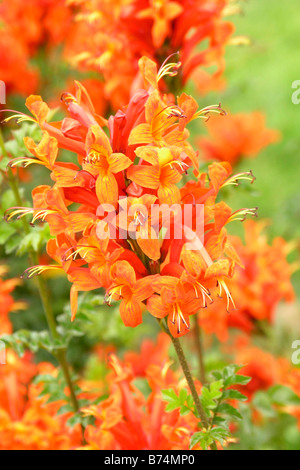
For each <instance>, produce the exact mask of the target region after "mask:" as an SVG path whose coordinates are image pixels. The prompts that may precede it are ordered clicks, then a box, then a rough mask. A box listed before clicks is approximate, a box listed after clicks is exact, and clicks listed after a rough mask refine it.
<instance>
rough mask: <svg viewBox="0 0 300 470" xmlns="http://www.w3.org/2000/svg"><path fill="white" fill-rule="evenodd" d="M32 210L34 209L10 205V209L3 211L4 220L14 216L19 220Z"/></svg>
mask: <svg viewBox="0 0 300 470" xmlns="http://www.w3.org/2000/svg"><path fill="white" fill-rule="evenodd" d="M10 211H12V212H10ZM33 212H34V209H30V208H26V207H11V208H10V209H7V211H5V214H4V220H5V221H6V222H10V221H11V220H12V219H13V218H14V217H16V219H17V220H20V219H21V218H22V217H24V216H25V215H28V214H32V213H33Z"/></svg>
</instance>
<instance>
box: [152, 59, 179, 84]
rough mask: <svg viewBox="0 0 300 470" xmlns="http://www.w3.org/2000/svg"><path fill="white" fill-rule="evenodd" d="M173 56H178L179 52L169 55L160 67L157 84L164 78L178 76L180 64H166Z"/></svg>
mask: <svg viewBox="0 0 300 470" xmlns="http://www.w3.org/2000/svg"><path fill="white" fill-rule="evenodd" d="M175 55H179V52H175V53H174V54H171V55H170V56H169V57H167V58H166V60H165V61H164V63H163V64H162V66H161V67H160V69H159V71H158V74H157V83H158V82H159V81H160V80H161V79H162V78H163V77H165V76H169V77H176V75H178V72H179V69H180V67H181V62H170V63H169V64H168V60H170V59H171V57H173V56H175Z"/></svg>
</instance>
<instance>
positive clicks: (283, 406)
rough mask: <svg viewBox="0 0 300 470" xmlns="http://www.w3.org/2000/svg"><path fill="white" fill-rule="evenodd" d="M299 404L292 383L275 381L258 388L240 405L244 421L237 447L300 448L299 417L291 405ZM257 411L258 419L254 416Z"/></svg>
mask: <svg viewBox="0 0 300 470" xmlns="http://www.w3.org/2000/svg"><path fill="white" fill-rule="evenodd" d="M289 406H292V407H295V406H300V398H299V397H298V396H297V395H296V394H295V393H294V392H293V390H291V389H290V388H289V387H286V386H283V385H275V386H274V387H271V388H270V389H268V390H266V391H261V390H260V391H258V392H256V393H255V394H254V396H253V397H252V400H251V402H250V403H247V404H245V405H241V407H240V413H241V415H242V418H243V419H242V421H240V423H239V429H238V433H237V437H238V442H237V443H236V444H234V445H233V444H232V445H231V447H230V448H231V449H233V450H235V449H237V450H300V435H299V430H298V423H297V419H296V418H295V417H293V416H291V415H290V414H289V409H288V407H289ZM254 412H255V413H256V414H257V413H259V416H260V417H259V419H258V420H256V419H253V416H254Z"/></svg>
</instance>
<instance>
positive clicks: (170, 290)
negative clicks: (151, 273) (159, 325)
mask: <svg viewBox="0 0 300 470" xmlns="http://www.w3.org/2000/svg"><path fill="white" fill-rule="evenodd" d="M152 286H153V289H154V290H155V291H156V292H158V293H159V294H160V296H159V295H153V296H152V297H150V298H149V300H148V302H147V308H148V310H149V312H150V313H151V314H152V315H153V316H154V317H156V318H160V319H161V318H165V317H168V327H169V330H170V332H171V333H172V335H173V336H174V337H180V336H183V335H185V334H186V333H187V332H188V331H189V329H190V320H189V317H190V315H194V314H195V313H197V311H198V310H199V309H200V308H201V307H202V299H201V300H199V299H197V298H196V297H195V293H194V292H193V291H192V290H190V291H188V292H187V291H186V290H185V289H184V286H183V284H182V283H181V281H180V280H179V279H177V278H176V277H171V276H162V277H159V278H158V279H157V280H155V281H153V283H152Z"/></svg>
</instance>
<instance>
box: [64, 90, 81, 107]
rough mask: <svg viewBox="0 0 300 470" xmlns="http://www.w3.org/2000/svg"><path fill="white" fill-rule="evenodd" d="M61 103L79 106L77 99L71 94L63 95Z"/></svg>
mask: <svg viewBox="0 0 300 470" xmlns="http://www.w3.org/2000/svg"><path fill="white" fill-rule="evenodd" d="M60 99H61V101H62V102H63V103H65V104H66V105H67V106H68V105H69V104H70V103H76V104H77V99H76V98H75V96H73V95H72V94H71V93H67V92H66V93H63V94H62V95H61V98H60Z"/></svg>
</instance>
